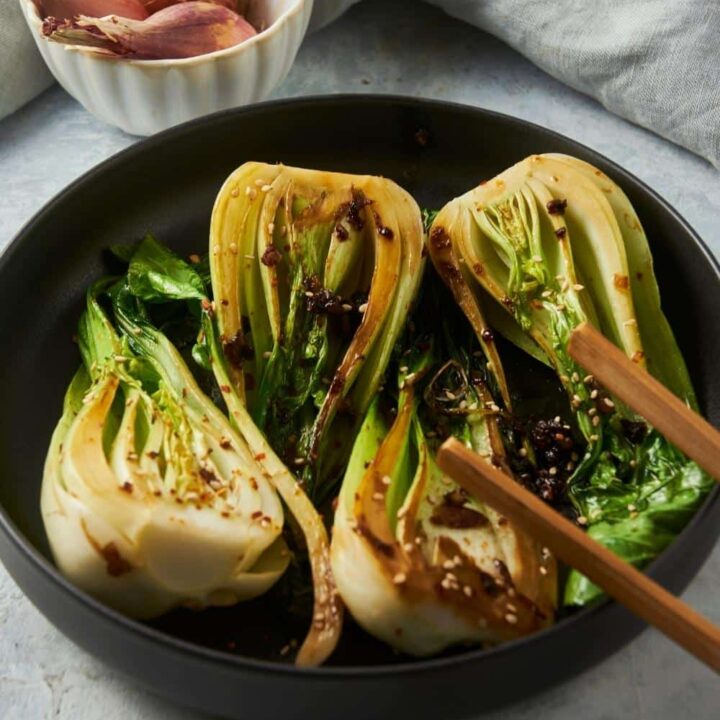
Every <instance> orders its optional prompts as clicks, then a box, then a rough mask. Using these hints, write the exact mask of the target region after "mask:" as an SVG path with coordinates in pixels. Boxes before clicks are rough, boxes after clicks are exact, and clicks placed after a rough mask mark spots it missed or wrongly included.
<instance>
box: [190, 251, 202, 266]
mask: <svg viewBox="0 0 720 720" xmlns="http://www.w3.org/2000/svg"><path fill="white" fill-rule="evenodd" d="M190 262H191V263H192V264H193V265H197V264H198V263H199V262H200V256H199V255H195V254H193V255H190Z"/></svg>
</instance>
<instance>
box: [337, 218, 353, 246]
mask: <svg viewBox="0 0 720 720" xmlns="http://www.w3.org/2000/svg"><path fill="white" fill-rule="evenodd" d="M335 237H336V238H337V239H338V240H339V241H340V242H344V241H345V240H347V239H348V238H349V237H350V233H349V232H348V231H347V229H346V228H345V226H344V225H342V224H341V223H338V224H337V225H336V226H335Z"/></svg>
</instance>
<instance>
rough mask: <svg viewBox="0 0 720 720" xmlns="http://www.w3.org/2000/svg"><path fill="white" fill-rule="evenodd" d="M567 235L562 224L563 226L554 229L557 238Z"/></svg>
mask: <svg viewBox="0 0 720 720" xmlns="http://www.w3.org/2000/svg"><path fill="white" fill-rule="evenodd" d="M566 235H567V228H566V227H565V226H564V225H563V227H559V228H558V229H557V230H556V231H555V237H557V238H558V240H562V239H563V238H564V237H565V236H566Z"/></svg>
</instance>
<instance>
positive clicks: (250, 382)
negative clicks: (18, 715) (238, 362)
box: [244, 372, 255, 390]
mask: <svg viewBox="0 0 720 720" xmlns="http://www.w3.org/2000/svg"><path fill="white" fill-rule="evenodd" d="M244 378H245V389H246V390H254V389H255V376H254V375H253V374H252V373H249V372H246V373H245V374H244Z"/></svg>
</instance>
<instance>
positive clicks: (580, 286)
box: [573, 283, 585, 292]
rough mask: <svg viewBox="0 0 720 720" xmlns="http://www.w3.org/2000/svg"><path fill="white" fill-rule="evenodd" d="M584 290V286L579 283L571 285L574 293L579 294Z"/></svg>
mask: <svg viewBox="0 0 720 720" xmlns="http://www.w3.org/2000/svg"><path fill="white" fill-rule="evenodd" d="M584 289H585V286H584V285H581V284H580V283H575V284H574V285H573V290H574V291H575V292H580V291H581V290H584Z"/></svg>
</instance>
